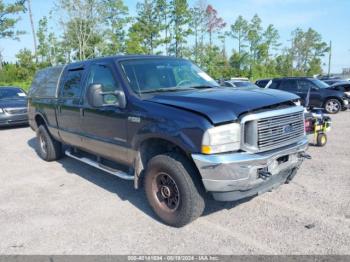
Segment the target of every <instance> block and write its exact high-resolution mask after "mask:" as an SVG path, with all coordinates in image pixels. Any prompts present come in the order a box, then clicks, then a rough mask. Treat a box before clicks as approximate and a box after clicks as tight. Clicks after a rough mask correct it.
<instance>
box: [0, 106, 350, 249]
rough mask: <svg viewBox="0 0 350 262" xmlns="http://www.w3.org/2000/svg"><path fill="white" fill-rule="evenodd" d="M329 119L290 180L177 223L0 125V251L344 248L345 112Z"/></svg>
mask: <svg viewBox="0 0 350 262" xmlns="http://www.w3.org/2000/svg"><path fill="white" fill-rule="evenodd" d="M333 122H334V129H333V130H332V132H331V133H330V135H329V143H328V145H327V146H326V147H325V148H317V147H310V149H309V153H310V154H311V155H312V157H313V159H312V160H310V161H307V162H305V163H304V165H303V167H302V168H301V170H300V172H299V175H298V176H297V177H296V178H295V180H294V181H293V182H292V183H291V184H290V185H284V186H282V187H280V188H279V189H278V190H276V191H274V192H271V193H267V194H264V195H262V196H259V197H256V198H254V199H252V200H250V201H245V202H241V203H218V202H214V201H210V200H208V208H207V210H206V211H205V214H204V215H203V216H202V217H201V218H199V219H198V220H197V221H195V222H194V223H192V224H190V225H188V226H186V227H184V228H181V229H174V228H170V227H167V226H165V225H163V224H161V223H160V222H158V221H157V220H156V219H155V218H154V215H153V214H152V211H151V210H150V208H149V207H148V205H147V203H146V201H145V199H144V195H143V193H142V191H134V190H133V187H132V183H131V182H127V181H123V180H120V179H118V178H115V177H113V176H111V175H108V174H105V173H103V172H101V171H98V170H96V169H94V168H92V167H89V166H87V165H85V164H82V163H79V162H77V161H75V160H72V159H69V158H64V159H62V160H60V161H59V162H52V163H46V162H44V161H42V160H41V159H40V158H39V157H38V156H37V155H36V153H35V149H34V148H35V146H36V144H35V140H34V133H33V132H32V131H31V130H30V129H29V128H15V129H4V130H0V225H1V231H0V253H1V254H169V253H171V254H350V172H349V170H350V112H349V111H348V112H343V113H341V114H338V115H336V116H334V117H333Z"/></svg>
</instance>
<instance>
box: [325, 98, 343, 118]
mask: <svg viewBox="0 0 350 262" xmlns="http://www.w3.org/2000/svg"><path fill="white" fill-rule="evenodd" d="M324 109H325V110H326V112H327V113H329V114H337V113H338V112H339V111H340V110H341V109H342V104H341V102H340V101H339V100H338V99H335V98H331V99H328V100H327V101H326V102H325V104H324Z"/></svg>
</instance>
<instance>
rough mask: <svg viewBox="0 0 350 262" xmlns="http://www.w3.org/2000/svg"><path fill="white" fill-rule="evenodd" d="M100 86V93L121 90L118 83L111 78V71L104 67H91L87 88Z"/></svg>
mask: <svg viewBox="0 0 350 262" xmlns="http://www.w3.org/2000/svg"><path fill="white" fill-rule="evenodd" d="M91 84H101V85H102V92H113V91H116V90H121V87H120V85H119V82H117V81H116V80H115V78H114V76H113V72H112V70H111V69H110V68H109V67H107V66H105V65H96V64H95V65H92V67H91V71H90V74H89V78H88V83H87V86H89V85H91Z"/></svg>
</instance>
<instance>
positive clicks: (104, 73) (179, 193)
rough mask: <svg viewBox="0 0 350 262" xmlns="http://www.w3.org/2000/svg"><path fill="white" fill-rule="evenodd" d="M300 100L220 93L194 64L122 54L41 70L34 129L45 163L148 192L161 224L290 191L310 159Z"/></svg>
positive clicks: (275, 93) (259, 92)
mask: <svg viewBox="0 0 350 262" xmlns="http://www.w3.org/2000/svg"><path fill="white" fill-rule="evenodd" d="M298 100H299V97H298V96H296V95H294V94H290V93H287V92H283V91H279V90H263V89H254V88H253V89H234V90H231V89H226V88H221V87H219V86H218V84H217V83H216V82H215V81H214V80H213V79H212V78H211V77H210V76H208V75H207V74H206V73H205V72H203V71H202V70H201V69H199V68H198V67H197V66H196V65H194V64H193V63H191V62H190V61H187V60H184V59H178V58H172V57H161V56H115V57H108V58H100V59H94V60H89V61H84V62H78V63H73V64H69V65H66V66H59V67H52V68H48V69H44V70H42V71H39V72H38V73H37V75H36V77H35V79H34V81H33V84H32V87H31V89H30V93H29V107H28V112H29V122H30V126H31V127H32V129H33V130H35V131H36V133H37V139H38V153H39V155H40V156H41V157H42V158H43V159H44V160H46V161H53V160H57V159H58V158H60V157H61V155H62V153H63V152H64V153H65V154H66V155H68V156H70V157H72V158H75V159H77V160H79V161H82V162H85V163H87V164H89V165H92V166H94V167H96V168H99V169H102V170H104V171H106V172H108V173H110V174H113V175H115V176H118V177H120V178H122V179H128V180H133V181H134V186H135V188H136V189H137V188H139V187H140V186H141V185H143V187H144V189H145V192H146V197H147V199H148V202H149V203H150V205H151V207H152V208H153V210H154V211H155V213H156V214H157V215H158V216H159V217H160V219H161V220H162V221H163V222H164V223H166V224H168V225H171V226H176V227H180V226H183V225H186V224H188V223H189V222H191V221H193V220H194V219H196V218H197V217H199V216H200V215H201V214H202V212H203V210H204V207H205V194H206V193H207V192H210V193H211V194H212V195H213V197H214V199H216V200H218V201H235V200H238V199H242V198H245V197H250V196H254V195H258V194H261V193H264V192H266V191H269V190H271V189H273V188H276V187H277V186H279V185H281V184H283V183H288V182H289V181H290V180H291V179H292V178H293V177H294V176H295V174H296V172H297V170H298V168H299V166H300V164H301V163H302V160H303V159H304V158H307V157H308V155H307V154H306V153H305V150H306V149H307V147H308V141H307V138H306V136H305V131H304V113H303V108H302V107H300V106H299V105H298V103H297V102H298Z"/></svg>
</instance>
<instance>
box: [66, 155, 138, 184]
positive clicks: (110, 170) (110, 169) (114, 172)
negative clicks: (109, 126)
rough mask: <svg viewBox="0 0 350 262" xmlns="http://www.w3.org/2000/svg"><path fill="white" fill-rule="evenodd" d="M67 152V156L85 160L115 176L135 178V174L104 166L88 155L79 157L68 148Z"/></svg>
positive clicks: (128, 178)
mask: <svg viewBox="0 0 350 262" xmlns="http://www.w3.org/2000/svg"><path fill="white" fill-rule="evenodd" d="M65 154H66V155H67V156H69V157H71V158H74V159H76V160H79V161H80V162H83V163H85V164H88V165H89V166H93V167H95V168H98V169H100V170H102V171H105V172H107V173H109V174H111V175H113V176H116V177H119V178H121V179H125V180H134V176H130V175H129V174H127V173H125V172H123V171H119V170H114V169H112V168H109V167H107V166H104V165H102V164H101V163H98V162H96V161H93V160H91V159H89V158H87V157H78V156H76V155H74V154H72V152H71V151H70V150H69V149H67V150H66V151H65Z"/></svg>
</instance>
